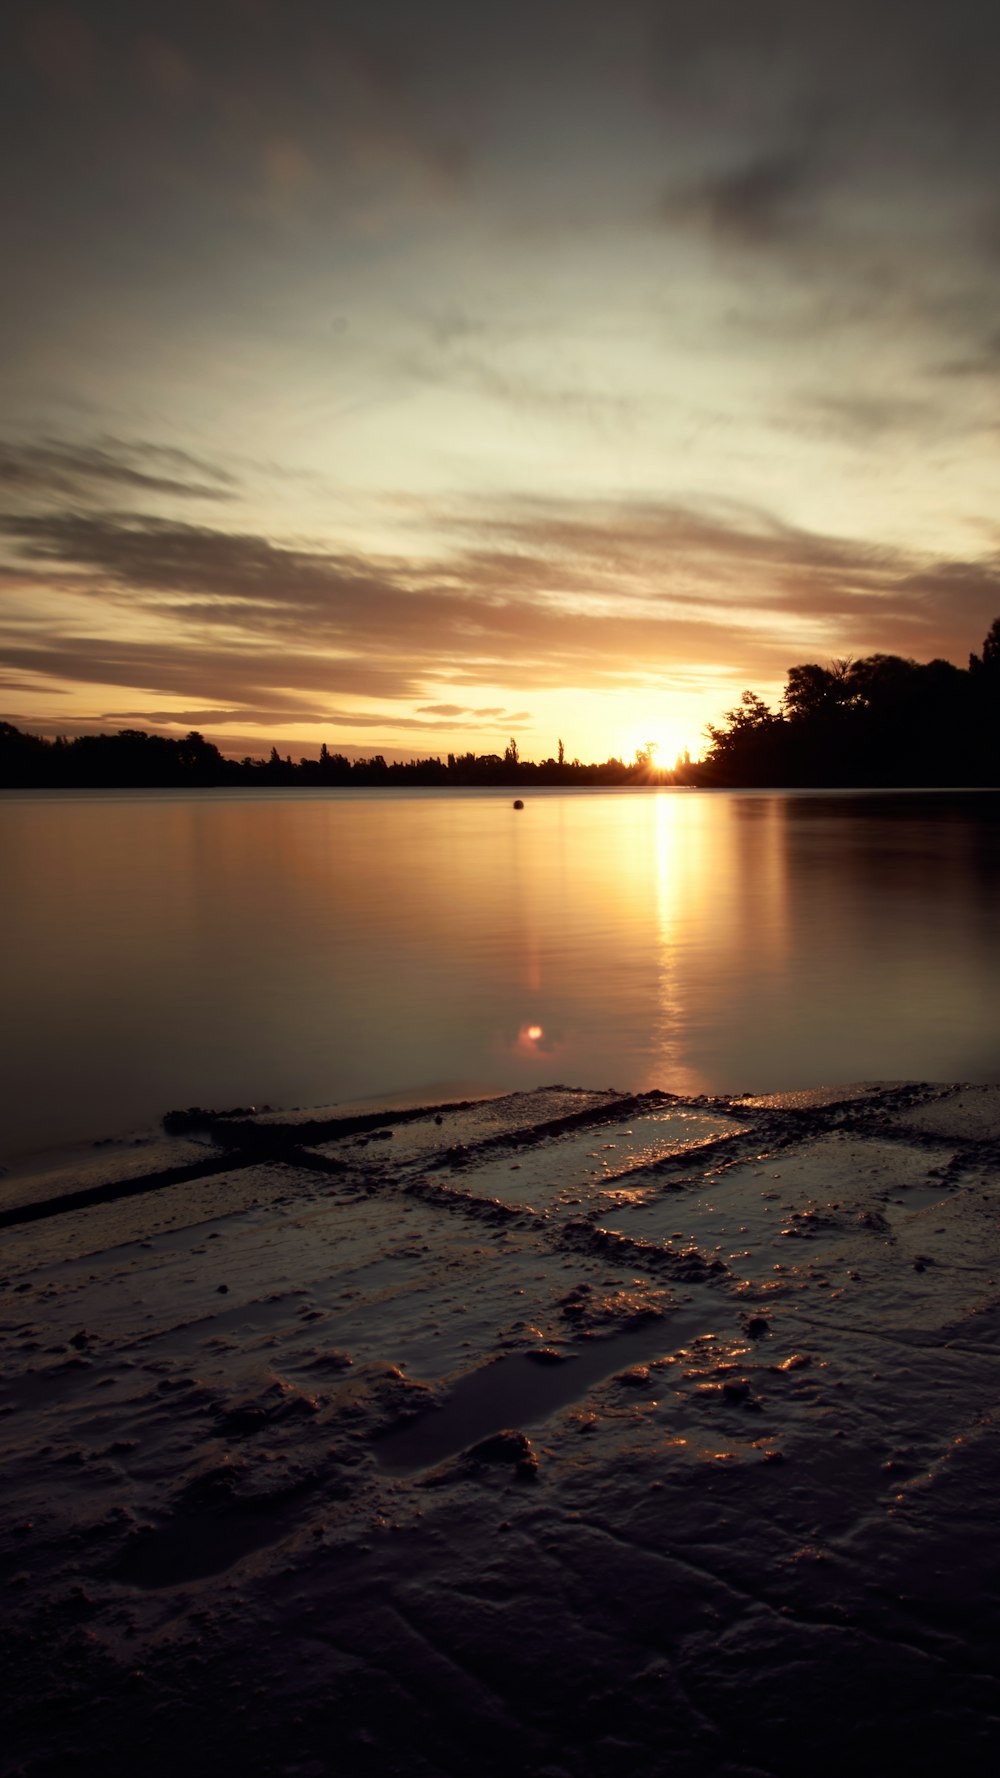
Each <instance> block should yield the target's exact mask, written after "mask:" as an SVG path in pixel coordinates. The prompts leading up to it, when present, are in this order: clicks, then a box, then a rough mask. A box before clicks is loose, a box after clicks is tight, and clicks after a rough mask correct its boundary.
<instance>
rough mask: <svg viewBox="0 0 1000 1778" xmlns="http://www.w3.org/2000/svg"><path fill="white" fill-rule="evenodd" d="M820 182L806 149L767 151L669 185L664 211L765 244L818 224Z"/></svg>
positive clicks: (741, 241) (725, 235) (731, 237)
mask: <svg viewBox="0 0 1000 1778" xmlns="http://www.w3.org/2000/svg"><path fill="white" fill-rule="evenodd" d="M823 187H824V179H823V175H822V173H821V171H820V168H819V164H818V162H817V161H816V159H815V157H814V156H813V155H811V154H810V153H808V152H806V151H804V150H788V151H786V152H783V153H769V154H768V153H765V154H759V155H755V156H754V157H753V158H752V159H750V160H745V161H742V162H740V163H738V164H737V165H734V166H732V167H729V168H727V169H726V170H725V171H724V172H721V173H713V174H710V175H708V176H707V177H705V178H704V179H702V180H700V181H698V182H696V183H695V184H693V185H691V186H688V187H686V188H682V189H680V190H671V191H669V192H668V193H667V194H666V196H665V198H664V200H663V206H662V213H663V215H664V217H665V218H666V219H667V220H668V221H677V220H680V221H696V222H701V223H703V224H704V226H705V227H706V228H707V229H708V230H709V231H710V232H711V233H712V234H714V235H717V236H719V237H721V238H722V239H724V240H727V241H731V242H735V243H736V244H737V245H740V246H750V247H761V246H765V247H769V246H772V245H774V244H775V243H776V242H782V241H785V240H787V239H788V238H790V237H791V236H793V235H796V234H801V233H802V232H804V231H806V230H808V229H812V228H815V227H817V226H818V222H819V205H820V200H821V197H822V193H823Z"/></svg>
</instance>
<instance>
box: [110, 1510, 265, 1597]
mask: <svg viewBox="0 0 1000 1778" xmlns="http://www.w3.org/2000/svg"><path fill="white" fill-rule="evenodd" d="M287 1535H288V1525H287V1523H286V1520H285V1518H284V1517H282V1516H281V1515H280V1514H278V1513H276V1512H274V1511H261V1510H260V1509H256V1510H255V1509H252V1508H246V1507H244V1508H242V1509H240V1510H239V1511H237V1512H234V1513H233V1514H231V1515H220V1516H218V1517H215V1516H213V1517H211V1518H209V1517H205V1518H202V1519H196V1520H193V1521H191V1522H188V1523H175V1524H171V1525H167V1526H165V1527H164V1528H163V1529H162V1530H155V1531H154V1530H149V1531H146V1532H140V1533H138V1534H137V1535H136V1537H135V1538H134V1540H133V1541H132V1543H131V1544H130V1545H129V1547H128V1549H127V1550H126V1552H125V1554H124V1555H123V1557H122V1558H121V1560H120V1562H119V1564H118V1568H117V1574H118V1578H119V1579H121V1580H123V1581H125V1582H126V1584H128V1585H129V1586H133V1587H139V1588H141V1589H142V1591H143V1592H153V1591H158V1590H159V1589H160V1588H164V1587H177V1586H182V1585H184V1584H185V1583H186V1582H189V1581H196V1580H207V1579H208V1577H209V1576H210V1575H213V1574H225V1572H226V1570H227V1569H229V1568H234V1567H235V1565H236V1563H237V1562H240V1561H242V1560H243V1558H244V1557H245V1556H249V1555H252V1554H253V1553H254V1552H255V1551H257V1550H264V1549H267V1548H269V1547H270V1546H271V1545H272V1544H275V1543H280V1541H281V1539H282V1538H283V1537H286V1536H287Z"/></svg>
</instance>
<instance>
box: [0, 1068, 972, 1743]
mask: <svg viewBox="0 0 1000 1778" xmlns="http://www.w3.org/2000/svg"><path fill="white" fill-rule="evenodd" d="M164 1125H165V1127H164V1130H163V1131H162V1132H161V1133H160V1134H159V1135H158V1136H156V1137H155V1139H154V1138H150V1139H149V1140H148V1141H145V1142H144V1143H143V1144H142V1145H141V1146H136V1145H135V1144H134V1143H133V1144H125V1143H121V1144H118V1143H111V1144H108V1145H104V1146H102V1147H101V1148H100V1149H99V1150H94V1151H92V1152H91V1153H90V1154H89V1155H88V1156H86V1157H81V1158H79V1159H78V1160H76V1161H74V1162H72V1163H68V1164H66V1165H65V1166H60V1167H59V1168H56V1169H54V1170H52V1171H50V1172H49V1173H48V1174H47V1175H44V1176H41V1175H39V1176H37V1177H34V1178H28V1177H20V1178H17V1179H14V1178H11V1179H8V1180H5V1181H0V1243H2V1247H0V1253H2V1257H0V1347H2V1367H0V1435H2V1438H3V1443H4V1451H5V1458H6V1461H5V1465H4V1469H3V1478H2V1482H0V1589H2V1591H0V1597H2V1600H3V1623H2V1628H3V1637H2V1651H3V1652H2V1657H0V1658H2V1661H3V1664H4V1668H5V1672H4V1674H3V1684H2V1698H3V1702H2V1704H0V1775H2V1778H63V1775H64V1774H65V1775H73V1774H80V1775H84V1774H91V1773H93V1774H98V1773H100V1774H102V1775H103V1774H119V1773H121V1774H124V1773H126V1772H127V1773H129V1774H132V1773H134V1772H135V1771H137V1770H142V1771H143V1772H144V1773H147V1774H151V1775H153V1778H159V1775H160V1774H163V1775H164V1778H165V1775H166V1774H167V1773H168V1772H169V1773H171V1774H173V1773H174V1772H175V1770H176V1767H177V1766H178V1764H179V1763H181V1762H183V1765H184V1767H185V1768H186V1769H187V1771H188V1772H189V1773H192V1774H200V1773H202V1772H204V1773H205V1774H207V1773H209V1772H212V1773H213V1774H214V1773H217V1772H218V1771H219V1770H220V1769H227V1770H228V1769H230V1768H232V1769H237V1770H241V1771H242V1772H244V1773H248V1774H260V1775H263V1774H268V1775H269V1778H270V1775H271V1774H275V1775H281V1774H288V1778H293V1775H296V1774H297V1775H299V1778H324V1775H325V1774H330V1775H331V1778H333V1775H336V1778H354V1774H358V1778H383V1775H389V1774H396V1773H399V1774H404V1773H405V1774H407V1775H410V1774H414V1775H416V1778H452V1775H454V1778H459V1774H461V1775H462V1778H465V1774H467V1773H468V1772H469V1771H470V1770H476V1771H478V1772H482V1773H485V1774H488V1775H491V1774H497V1775H499V1774H500V1773H503V1774H505V1775H506V1774H509V1773H511V1772H517V1773H524V1774H526V1775H529V1778H617V1775H618V1774H622V1775H625V1774H628V1775H629V1778H661V1775H668V1778H673V1775H674V1774H677V1775H679V1778H689V1775H690V1778H702V1775H705V1778H709V1775H711V1778H754V1775H757V1778H760V1775H771V1778H800V1775H801V1774H803V1773H806V1772H809V1773H811V1774H833V1773H834V1772H837V1773H838V1774H840V1773H842V1772H843V1771H845V1770H854V1771H856V1772H859V1773H867V1772H879V1773H883V1772H885V1773H893V1772H897V1771H898V1772H900V1773H902V1772H909V1773H923V1772H928V1773H929V1772H930V1771H932V1770H933V1771H935V1772H939V1771H940V1770H941V1769H948V1770H956V1771H957V1770H960V1771H962V1772H963V1773H964V1774H968V1773H972V1774H978V1773H983V1774H985V1773H986V1772H990V1773H991V1774H992V1773H993V1772H994V1771H995V1770H996V1769H997V1766H998V1761H1000V1538H998V1534H997V1531H996V1529H995V1517H996V1513H995V1492H996V1476H997V1474H998V1473H1000V1440H998V1436H997V1432H998V1423H1000V1088H988V1087H976V1086H938V1085H930V1084H905V1085H900V1084H893V1085H890V1086H886V1085H874V1086H871V1085H857V1086H852V1087H845V1088H839V1089H833V1090H827V1091H822V1092H816V1093H806V1094H801V1093H800V1094H786V1095H780V1094H779V1095H771V1096H765V1097H756V1098H752V1097H741V1098H698V1099H683V1098H679V1097H676V1096H674V1095H671V1094H669V1093H665V1092H663V1093H647V1094H641V1095H632V1094H618V1093H613V1092H587V1091H581V1090H577V1089H572V1088H568V1087H553V1088H549V1089H545V1090H544V1091H541V1092H538V1093H533V1094H520V1095H510V1096H508V1097H505V1098H500V1099H491V1100H486V1101H482V1102H475V1103H469V1102H465V1103H461V1104H449V1105H439V1106H423V1107H418V1108H411V1109H407V1110H406V1111H398V1110H397V1111H393V1110H386V1111H383V1112H377V1113H372V1112H370V1111H364V1110H363V1111H359V1112H357V1113H351V1112H349V1111H348V1112H345V1111H344V1110H343V1109H341V1110H338V1109H337V1108H333V1109H332V1110H331V1111H329V1113H327V1112H323V1111H312V1112H303V1113H294V1114H279V1113H268V1114H264V1115H258V1114H256V1113H253V1112H250V1111H247V1110H245V1109H238V1110H236V1111H228V1112H213V1111H206V1110H204V1109H200V1108H193V1109H191V1110H190V1111H187V1112H178V1113H171V1114H168V1116H167V1118H166V1119H165V1120H164Z"/></svg>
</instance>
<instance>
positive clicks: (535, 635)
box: [0, 497, 1000, 736]
mask: <svg viewBox="0 0 1000 1778" xmlns="http://www.w3.org/2000/svg"><path fill="white" fill-rule="evenodd" d="M447 523H448V525H449V527H450V534H451V540H450V547H448V548H443V547H439V548H438V549H437V550H436V551H435V552H434V553H433V554H431V553H425V554H424V555H420V556H418V555H414V556H411V557H403V556H399V555H394V556H393V555H388V554H382V555H375V554H373V553H364V552H361V551H357V550H355V551H347V550H341V551H338V550H336V549H328V550H322V549H318V548H302V547H297V546H295V545H292V544H288V543H284V542H280V541H276V540H274V539H272V538H270V537H267V536H264V535H261V534H256V533H249V532H229V531H224V530H220V529H217V528H214V527H211V526H206V525H192V524H188V523H185V522H181V521H179V520H175V519H167V518H161V517H156V516H153V515H151V514H149V513H126V514H123V513H121V512H117V511H112V510H104V511H87V512H81V511H73V510H68V509H65V508H57V509H55V510H51V511H48V512H37V511H36V512H21V513H8V514H6V515H4V516H2V517H0V533H2V534H4V535H5V536H6V538H7V541H8V546H9V552H10V560H9V563H8V568H7V573H8V575H9V577H10V579H11V580H12V581H14V582H15V583H16V581H17V579H18V578H19V577H20V578H22V579H24V580H25V582H26V585H27V586H28V587H29V588H30V591H29V592H26V593H25V594H24V595H23V596H22V598H21V600H20V602H19V604H18V605H17V607H16V612H15V607H14V605H13V601H11V614H10V615H9V617H8V619H7V621H6V623H5V624H3V623H0V662H2V665H3V668H4V672H5V675H6V681H7V684H8V687H9V689H10V690H11V691H13V690H14V689H16V688H18V687H20V689H21V691H22V694H24V693H26V691H27V687H28V686H29V685H34V686H35V687H38V686H40V685H46V684H47V685H48V687H49V688H51V690H50V692H48V693H47V694H46V695H47V696H48V695H54V691H55V689H56V688H63V687H66V686H76V687H78V688H83V687H87V686H90V687H94V688H97V687H103V688H105V692H106V690H107V688H109V687H112V686H117V687H121V688H125V689H129V688H131V692H132V696H131V698H130V702H129V708H128V712H127V715H126V716H125V717H123V718H122V719H123V720H126V719H127V720H129V721H134V722H135V723H136V724H137V725H139V726H143V725H148V724H167V725H182V726H184V727H192V726H193V727H202V726H204V727H212V728H219V727H228V726H229V725H233V726H239V727H240V728H241V729H244V730H245V729H247V728H249V727H251V726H255V725H258V724H259V725H260V727H261V728H263V729H265V730H268V729H270V730H274V729H276V728H278V727H279V726H280V727H288V726H291V725H297V724H304V725H310V726H313V727H315V726H317V725H329V726H330V727H336V728H338V729H340V730H342V731H344V732H345V733H349V732H350V731H351V730H352V729H353V730H355V731H357V732H358V733H361V732H363V731H366V730H371V731H378V732H379V733H380V734H381V735H383V736H389V735H391V734H392V733H394V732H400V733H402V732H404V731H405V732H407V733H413V734H414V735H417V734H420V733H425V732H426V733H431V732H436V733H437V734H439V735H440V733H441V728H442V724H454V725H456V726H458V725H461V726H463V727H464V728H466V729H469V728H478V727H481V726H487V727H489V726H492V727H495V728H502V729H504V730H507V729H509V728H514V727H516V726H517V725H519V724H524V723H529V722H530V720H531V716H530V712H529V711H528V710H527V709H526V708H525V707H524V704H525V702H526V701H527V700H528V699H529V696H530V695H531V694H535V693H539V692H550V691H551V690H552V689H553V688H561V689H569V688H577V689H586V690H597V689H602V688H603V689H606V690H619V689H621V688H623V687H628V686H630V685H631V686H638V685H640V684H641V685H643V686H648V685H649V684H650V683H651V681H652V680H655V678H656V676H657V675H660V676H662V678H663V680H664V682H668V681H669V682H670V683H671V684H678V685H679V684H680V683H681V682H682V681H683V682H684V683H685V685H689V684H690V682H691V680H690V675H691V671H692V667H691V663H693V662H696V663H698V673H699V675H700V677H701V680H702V682H703V683H704V682H705V680H706V678H714V680H716V681H720V680H721V681H725V680H726V678H727V677H728V676H730V675H732V674H734V673H736V672H737V671H738V673H739V675H740V678H741V680H742V682H743V683H747V682H748V681H749V682H756V683H758V684H759V683H775V682H777V681H780V679H781V678H783V676H784V673H785V672H786V670H787V668H788V666H789V665H791V664H792V663H793V662H794V661H795V660H801V659H803V658H809V657H812V658H815V657H817V656H818V657H819V658H823V657H824V656H826V655H831V654H842V653H850V654H855V655H857V654H863V653H870V652H874V651H876V650H881V651H884V652H899V653H904V654H914V655H916V656H918V657H919V658H927V657H928V655H931V654H941V655H945V656H950V657H951V658H953V659H958V660H964V659H965V658H966V656H967V654H968V651H969V648H970V647H974V646H976V645H977V644H978V640H979V639H980V638H981V636H982V635H983V634H984V633H985V630H986V629H987V627H988V625H989V623H990V622H991V620H992V618H993V617H994V616H995V615H996V613H997V611H998V610H1000V556H997V555H994V554H987V555H984V556H983V557H981V558H980V559H977V560H969V561H963V560H951V559H943V558H941V559H939V558H935V557H933V556H932V555H930V554H928V553H927V552H921V551H918V550H906V549H900V548H892V547H882V546H879V545H878V544H875V543H872V542H870V541H866V540H864V539H856V538H849V537H835V536H832V535H826V534H823V533H820V532H814V531H810V530H807V529H804V528H802V527H796V526H793V525H790V524H787V523H784V522H782V521H781V520H780V519H779V518H778V517H777V516H775V515H774V514H773V513H770V512H768V511H766V510H764V509H762V508H760V507H756V506H752V505H748V504H745V503H738V502H736V501H715V502H701V503H696V502H693V501H692V502H687V503H683V502H676V501H675V502H665V501H662V502H655V501H650V500H645V501H642V500H632V501H618V502H612V501H606V502H603V503H598V502H585V501H582V500H569V499H567V500H545V499H541V498H531V497H523V498H521V499H519V500H517V501H512V502H510V503H508V504H507V505H505V506H504V507H497V506H491V505H488V504H486V503H484V502H470V503H469V504H468V505H466V506H463V507H456V508H454V509H453V510H452V512H451V513H450V514H449V515H447ZM47 580H51V584H52V586H53V587H54V588H57V589H58V603H57V604H56V603H53V604H52V605H51V607H50V606H49V604H48V602H47V601H46V598H45V585H46V581H47ZM445 687H447V688H448V690H449V691H451V692H452V693H453V696H452V697H451V698H449V697H448V694H447V692H446V693H445V696H444V698H443V699H442V698H441V697H440V691H441V690H442V689H444V688H445ZM480 688H482V689H483V690H484V691H486V695H489V693H490V692H493V694H494V695H493V698H492V699H491V702H490V704H489V705H488V706H483V705H481V704H479V703H477V701H476V692H477V691H478V690H479V689H480ZM508 688H509V695H508V696H507V697H506V698H505V701H503V702H500V701H497V699H496V692H497V690H498V689H502V691H503V692H504V693H506V692H507V691H508ZM435 692H438V693H439V695H438V697H435V695H434V694H435ZM34 695H35V696H37V695H38V694H37V692H36V693H35V694H34ZM107 701H108V700H107V698H106V697H105V698H104V699H103V700H102V702H104V703H106V702H107ZM199 705H200V706H202V707H201V708H199ZM63 726H65V724H64V725H63Z"/></svg>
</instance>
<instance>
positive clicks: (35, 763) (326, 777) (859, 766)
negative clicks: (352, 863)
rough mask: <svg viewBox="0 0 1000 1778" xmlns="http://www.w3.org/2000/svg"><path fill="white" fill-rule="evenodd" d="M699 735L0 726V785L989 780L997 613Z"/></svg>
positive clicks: (855, 663)
mask: <svg viewBox="0 0 1000 1778" xmlns="http://www.w3.org/2000/svg"><path fill="white" fill-rule="evenodd" d="M707 734H708V741H709V745H708V747H707V750H706V752H705V756H704V758H703V759H702V760H700V761H697V762H695V763H692V762H691V761H690V759H689V758H688V757H687V756H686V755H685V757H684V758H683V759H679V760H678V761H677V763H676V765H675V766H674V767H673V769H670V770H662V769H660V768H659V767H658V766H657V765H656V762H655V748H654V747H653V746H652V744H650V746H648V747H646V748H640V749H639V751H638V752H637V754H636V757H635V759H634V761H632V762H631V763H629V764H626V763H625V762H624V761H623V760H621V759H609V760H606V761H604V763H603V764H589V765H588V764H582V763H581V761H580V760H578V759H573V760H567V759H566V757H565V750H564V747H563V744H562V742H561V741H560V742H559V746H558V749H557V753H556V755H555V756H554V757H550V758H548V759H543V760H541V761H539V762H537V763H536V762H535V761H534V760H525V759H522V758H521V756H520V752H519V750H518V745H517V742H516V740H515V739H514V738H513V737H511V740H510V742H509V744H508V746H507V747H506V748H505V750H504V752H503V754H499V753H478V754H477V753H460V754H455V753H449V754H448V755H447V757H446V758H444V759H441V758H440V757H439V756H436V755H435V756H433V757H431V758H427V759H411V760H406V761H387V760H386V759H385V758H384V756H383V755H382V754H381V753H376V754H373V755H372V756H371V757H370V758H367V759H354V760H351V759H348V758H347V757H346V756H345V755H344V754H342V753H335V752H331V751H330V749H329V748H328V747H327V746H326V745H325V744H324V745H323V747H322V748H321V749H320V754H319V758H318V759H300V760H298V761H297V762H294V761H293V760H292V759H291V758H290V757H289V756H287V755H286V756H285V757H284V758H282V757H281V755H279V753H278V750H277V748H275V747H272V749H271V752H270V755H269V757H268V758H266V759H253V758H250V757H249V756H248V757H246V758H244V759H241V760H235V759H227V758H226V757H225V756H224V755H223V754H222V753H220V751H219V749H218V747H216V746H215V745H214V743H213V742H211V741H206V740H205V737H204V736H203V735H200V734H198V733H197V732H196V731H192V733H191V734H188V735H185V736H184V738H183V739H181V740H175V739H170V738H168V737H167V736H164V735H156V734H147V733H146V731H145V730H143V729H119V730H118V732H117V733H116V734H101V735H79V736H77V737H76V738H74V739H66V738H65V737H58V738H57V739H55V740H52V741H50V740H46V739H44V738H43V737H41V736H39V735H32V734H27V733H25V732H24V731H22V730H20V729H17V728H15V727H14V726H13V724H11V723H9V722H0V786H5V787H8V788H37V787H45V786H49V787H51V788H59V789H73V788H79V789H84V788H102V789H113V788H119V789H124V788H134V789H151V788H157V787H162V788H171V787H189V786H204V787H206V788H211V787H220V786H227V785H251V786H252V785H258V786H266V785H298V786H302V787H308V786H319V787H322V786H326V785H357V786H369V785H376V786H377V785H386V786H388V785H407V784H409V785H441V786H472V787H475V786H483V785H512V786H513V785H524V786H527V785H531V784H539V785H541V784H551V785H567V786H570V785H578V786H585V785H603V786H623V785H639V784H684V785H693V786H701V787H704V788H712V787H713V786H715V787H720V788H721V787H727V788H729V787H732V788H738V787H741V786H751V785H759V786H765V785H773V786H775V787H780V786H789V787H794V788H808V787H811V786H815V787H817V788H819V787H823V788H833V787H835V786H845V787H849V786H852V785H857V786H859V787H872V788H877V787H891V786H896V785H899V786H906V785H930V786H933V785H1000V618H997V619H996V620H995V621H994V623H993V625H992V626H991V628H990V631H989V633H988V635H987V637H986V640H985V642H984V643H983V649H982V653H981V654H973V655H970V657H969V665H968V667H967V668H962V667H956V666H954V665H953V664H952V663H951V662H950V661H944V660H933V661H929V662H927V663H925V664H921V663H919V662H917V661H914V660H906V659H903V658H902V657H901V656H900V655H894V654H871V655H866V656H865V657H864V658H863V659H860V660H850V659H848V660H835V661H832V662H830V663H829V664H828V665H826V666H822V665H820V664H818V663H817V662H814V661H810V662H806V663H804V664H803V665H800V666H796V667H792V668H790V670H789V672H788V676H787V681H786V684H785V690H784V694H783V696H782V699H781V705H780V708H779V709H777V710H773V709H771V708H770V706H769V705H768V704H766V703H765V701H764V699H763V698H761V697H759V696H758V695H757V693H756V692H752V691H745V692H744V693H743V696H742V699H741V701H740V703H739V704H738V705H737V706H736V708H735V709H733V710H730V711H729V712H728V713H727V715H726V716H725V717H724V718H723V721H722V722H721V723H720V724H718V725H712V724H710V725H709V727H708V730H707Z"/></svg>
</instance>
